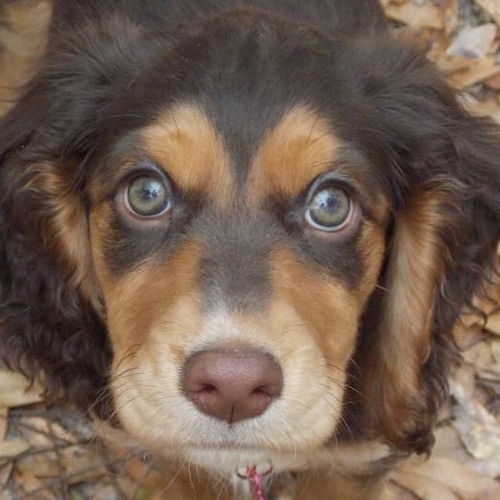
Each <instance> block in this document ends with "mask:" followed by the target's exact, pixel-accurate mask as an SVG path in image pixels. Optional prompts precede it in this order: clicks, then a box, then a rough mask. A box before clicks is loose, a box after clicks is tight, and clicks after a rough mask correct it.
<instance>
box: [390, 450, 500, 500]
mask: <svg viewBox="0 0 500 500" xmlns="http://www.w3.org/2000/svg"><path fill="white" fill-rule="evenodd" d="M390 480H391V481H393V482H395V483H396V484H399V485H401V486H403V487H404V488H406V489H407V490H410V491H411V492H412V493H414V494H415V495H416V496H417V497H418V498H419V499H422V500H447V499H450V500H457V497H458V498H463V499H471V500H472V499H481V500H495V499H498V498H500V485H499V484H498V483H497V482H496V481H494V480H492V479H490V478H487V477H484V476H481V475H480V474H478V473H477V472H475V471H471V470H469V469H467V468H466V467H464V466H463V465H461V464H459V463H458V462H456V461H454V460H450V459H447V458H436V457H431V458H430V459H428V460H422V459H420V458H414V459H412V460H410V461H409V462H408V463H407V464H405V465H404V466H403V467H401V468H399V469H397V470H396V471H395V472H393V473H391V475H390Z"/></svg>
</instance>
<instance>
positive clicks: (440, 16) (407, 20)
mask: <svg viewBox="0 0 500 500" xmlns="http://www.w3.org/2000/svg"><path fill="white" fill-rule="evenodd" d="M385 13H386V15H387V16H388V17H389V18H390V19H393V20H394V21H398V22H400V23H404V24H408V25H410V26H418V27H425V28H432V29H436V30H442V29H444V26H445V20H444V11H443V10H442V9H440V8H439V7H436V6H435V5H431V4H423V5H416V4H414V3H412V2H408V3H404V4H402V5H392V4H390V5H388V6H387V8H386V9H385Z"/></svg>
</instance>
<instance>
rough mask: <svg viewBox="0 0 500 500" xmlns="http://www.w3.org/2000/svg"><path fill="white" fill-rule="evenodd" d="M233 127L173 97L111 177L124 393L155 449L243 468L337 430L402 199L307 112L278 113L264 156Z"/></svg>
mask: <svg viewBox="0 0 500 500" xmlns="http://www.w3.org/2000/svg"><path fill="white" fill-rule="evenodd" d="M225 132H226V133H227V130H224V129H223V128H222V127H218V126H217V125H216V124H215V123H214V119H213V118H212V117H211V116H210V113H209V112H208V111H207V110H206V109H204V108H203V106H202V105H199V104H196V103H193V102H183V103H182V102H181V103H175V104H172V105H170V106H168V107H166V108H165V109H162V110H161V112H159V113H158V114H157V116H155V118H154V119H153V120H151V123H150V124H148V125H147V126H145V127H142V128H140V129H139V130H137V131H134V132H133V133H132V134H129V135H128V136H127V137H125V138H123V139H122V140H121V141H120V142H119V143H118V145H117V146H116V147H115V150H114V151H113V153H112V154H110V155H109V156H108V158H107V159H106V160H105V162H104V163H103V164H102V165H101V167H100V169H99V170H98V171H97V172H96V175H95V178H94V180H93V185H92V186H91V189H90V193H91V196H92V199H91V207H92V208H91V212H90V234H91V245H92V255H93V259H94V266H95V268H96V273H97V276H98V280H99V282H100V285H101V288H102V291H103V297H104V302H105V304H106V321H107V325H108V328H109V333H110V336H111V343H112V347H113V351H114V363H113V370H112V390H113V394H114V398H115V402H116V408H117V411H118V414H119V417H120V419H121V421H122V422H123V424H124V425H125V426H126V427H127V428H128V429H129V430H130V431H131V432H132V433H133V434H135V435H136V436H138V437H139V438H140V440H141V441H142V442H144V443H146V444H147V445H148V446H150V447H152V448H153V449H157V450H160V451H162V452H164V453H165V451H166V450H171V451H170V452H167V453H173V452H174V450H177V451H178V450H181V453H183V454H184V455H185V456H187V457H190V458H192V459H195V460H197V461H201V462H202V463H203V462H208V456H209V452H210V451H216V450H218V451H219V452H220V453H219V455H218V457H217V461H218V463H219V464H220V466H221V468H222V469H224V468H225V467H227V468H228V469H229V471H231V472H233V471H234V469H235V467H236V466H238V465H248V464H251V463H255V462H262V461H268V462H271V463H274V464H275V467H276V462H279V460H283V467H287V466H288V467H289V466H290V465H291V464H292V463H295V465H297V463H298V464H300V454H301V452H307V451H308V450H311V449H315V448H317V447H319V446H321V445H323V444H326V442H327V441H328V440H329V438H331V437H332V436H333V435H334V434H335V430H336V427H337V425H338V424H339V419H340V417H341V411H342V407H343V397H344V389H345V383H346V369H347V365H348V363H349V361H350V359H351V357H352V354H353V351H354V348H355V344H356V338H357V334H358V327H359V322H360V316H361V314H362V313H363V311H364V307H365V304H366V302H367V299H368V297H369V295H370V294H371V292H372V291H373V289H374V287H375V284H376V280H377V276H378V273H379V270H380V266H381V262H382V258H383V254H384V233H385V223H386V217H387V206H386V205H387V203H386V202H385V199H384V197H383V195H382V190H381V189H380V188H379V186H378V184H377V179H376V177H375V176H374V173H373V172H372V171H371V170H370V168H369V165H368V163H367V161H366V160H365V159H364V158H363V156H362V155H361V154H360V153H359V152H357V151H356V150H355V148H353V147H352V146H350V145H349V144H347V143H346V142H345V141H343V140H342V139H340V138H339V137H338V135H337V134H336V132H335V128H334V126H333V125H332V123H331V122H330V121H329V120H328V119H327V117H325V116H322V115H321V113H320V112H318V111H316V110H313V109H311V108H309V107H308V106H306V105H294V106H292V107H289V108H288V109H285V110H284V111H283V112H282V113H281V114H280V116H278V117H275V119H274V123H273V124H272V126H269V127H266V130H265V132H263V133H262V134H261V135H260V137H258V139H257V140H255V141H254V142H253V143H252V144H249V145H248V146H249V148H248V150H250V151H251V154H246V155H243V154H240V153H239V151H238V149H237V148H236V147H232V145H231V141H230V139H229V138H228V136H227V135H225ZM239 132H240V131H238V130H234V129H232V130H231V133H232V134H234V135H236V134H238V133H239ZM287 455H290V457H295V458H294V459H293V460H292V459H291V458H290V460H291V461H288V460H287V459H286V458H285V459H283V457H286V456H287ZM222 457H224V459H223V458H222ZM277 457H282V458H281V459H278V458H277ZM297 457H299V458H297ZM205 465H206V464H205Z"/></svg>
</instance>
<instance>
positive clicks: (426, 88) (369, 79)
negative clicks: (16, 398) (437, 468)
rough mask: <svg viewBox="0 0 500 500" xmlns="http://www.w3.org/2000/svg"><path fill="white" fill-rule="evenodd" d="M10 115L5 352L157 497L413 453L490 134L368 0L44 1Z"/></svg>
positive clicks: (471, 237)
mask: <svg viewBox="0 0 500 500" xmlns="http://www.w3.org/2000/svg"><path fill="white" fill-rule="evenodd" d="M0 128H1V130H2V134H1V136H0V253H1V262H2V267H1V269H0V350H1V353H2V356H3V358H4V360H5V362H6V363H7V364H8V366H10V367H11V368H13V369H16V370H20V371H22V372H23V373H25V374H26V375H28V376H29V377H30V378H41V379H42V380H43V382H44V384H45V387H46V388H47V395H48V396H50V397H53V398H61V397H62V398H65V399H67V400H70V401H72V402H74V403H75V404H77V405H79V406H80V407H82V408H84V409H85V410H86V411H88V412H89V413H92V414H94V415H97V416H98V417H99V418H101V419H110V421H112V422H113V424H114V425H116V426H120V427H121V428H124V429H125V430H126V431H127V432H129V433H130V434H131V435H133V436H134V437H135V438H136V439H137V440H138V441H139V442H140V443H141V445H142V446H144V447H145V448H147V449H150V450H151V451H152V452H154V453H156V454H157V455H158V456H161V457H162V458H163V459H164V460H165V461H166V463H167V464H170V465H169V466H168V467H167V473H166V476H168V480H167V484H166V486H165V489H164V491H163V492H162V495H163V496H164V497H165V498H176V499H177V498H185V499H189V498H197V499H201V498H207V499H208V498H252V496H255V497H256V498H263V497H265V498H274V497H279V496H280V495H281V497H282V498H284V497H285V496H286V495H288V498H290V497H292V498H300V499H308V498H310V499H317V498H335V499H354V498H369V499H371V498H378V497H380V496H381V495H383V494H384V491H383V487H384V476H385V472H386V471H387V470H388V468H389V467H390V466H391V465H392V464H393V463H394V462H395V461H397V460H398V459H400V458H401V457H404V456H405V455H408V454H411V453H429V451H430V449H431V447H432V442H433V437H432V429H433V426H434V424H435V421H436V415H437V412H438V409H439V406H440V404H441V402H442V401H443V399H444V398H445V397H446V374H447V370H448V367H449V365H450V361H451V360H452V359H453V357H454V356H455V348H454V344H453V339H452V336H451V333H450V332H451V328H452V326H453V324H454V322H455V321H456V320H457V318H458V316H459V315H460V313H461V312H462V311H463V310H464V309H467V308H468V309H470V308H471V299H472V296H473V295H474V294H477V293H481V289H482V288H481V287H482V284H483V283H484V281H485V280H487V279H488V278H490V277H491V276H492V273H493V264H494V258H495V253H496V246H497V242H498V239H499V237H500V163H499V158H500V140H499V139H500V135H499V129H498V127H497V126H495V125H493V124H492V123H490V122H488V121H486V120H483V119H479V118H474V117H471V116H469V115H468V114H467V113H466V112H465V111H464V110H463V109H462V107H461V106H460V105H459V104H458V103H457V100H456V96H455V95H454V92H453V91H452V90H451V89H450V88H449V87H448V86H447V85H446V84H445V83H444V82H443V80H442V78H441V77H440V76H439V75H438V74H437V72H436V71H435V69H434V68H433V67H432V66H431V65H430V64H429V63H428V62H427V61H426V60H425V57H424V55H423V54H421V53H420V52H419V51H418V50H417V49H415V48H414V47H413V46H412V45H411V43H409V42H407V41H404V40H401V39H398V38H396V37H395V36H393V35H391V34H390V33H388V31H387V29H386V25H385V21H384V18H383V14H382V11H381V8H380V6H379V5H378V3H377V2H376V1H375V0H357V1H353V0H336V1H329V2H328V1H323V0H309V1H307V2H306V1H298V0H288V1H284V0H274V1H271V0H253V1H237V0H218V1H209V0H184V1H180V0H175V1H174V0H142V1H138V0H135V1H134V0H107V1H106V2H102V1H100V0H87V1H85V2H80V1H77V0H55V2H54V3H53V16H52V21H51V26H50V32H49V35H48V48H47V52H46V55H45V57H44V59H43V61H42V62H41V64H40V69H39V70H38V72H37V74H36V76H35V77H34V78H33V79H32V80H31V82H30V83H29V85H27V86H26V88H25V89H24V91H23V92H22V95H21V97H20V98H19V100H18V102H17V104H16V106H15V107H14V108H13V109H11V110H10V112H9V113H8V114H7V115H6V116H5V117H4V118H3V120H2V122H1V124H0ZM192 471H195V472H192Z"/></svg>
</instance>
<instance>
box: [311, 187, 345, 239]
mask: <svg viewBox="0 0 500 500" xmlns="http://www.w3.org/2000/svg"><path fill="white" fill-rule="evenodd" d="M351 215H352V203H351V199H350V197H349V195H348V194H347V193H346V192H345V191H344V190H342V189H339V188H336V187H328V188H324V189H321V190H319V191H317V192H316V194H315V195H314V196H313V197H312V198H311V201H310V203H309V205H308V207H307V209H306V211H305V214H304V218H305V222H306V223H307V224H308V225H309V226H311V227H313V228H314V229H318V230H320V231H339V230H340V229H342V228H343V227H344V226H346V225H347V224H348V223H349V221H350V219H351Z"/></svg>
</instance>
